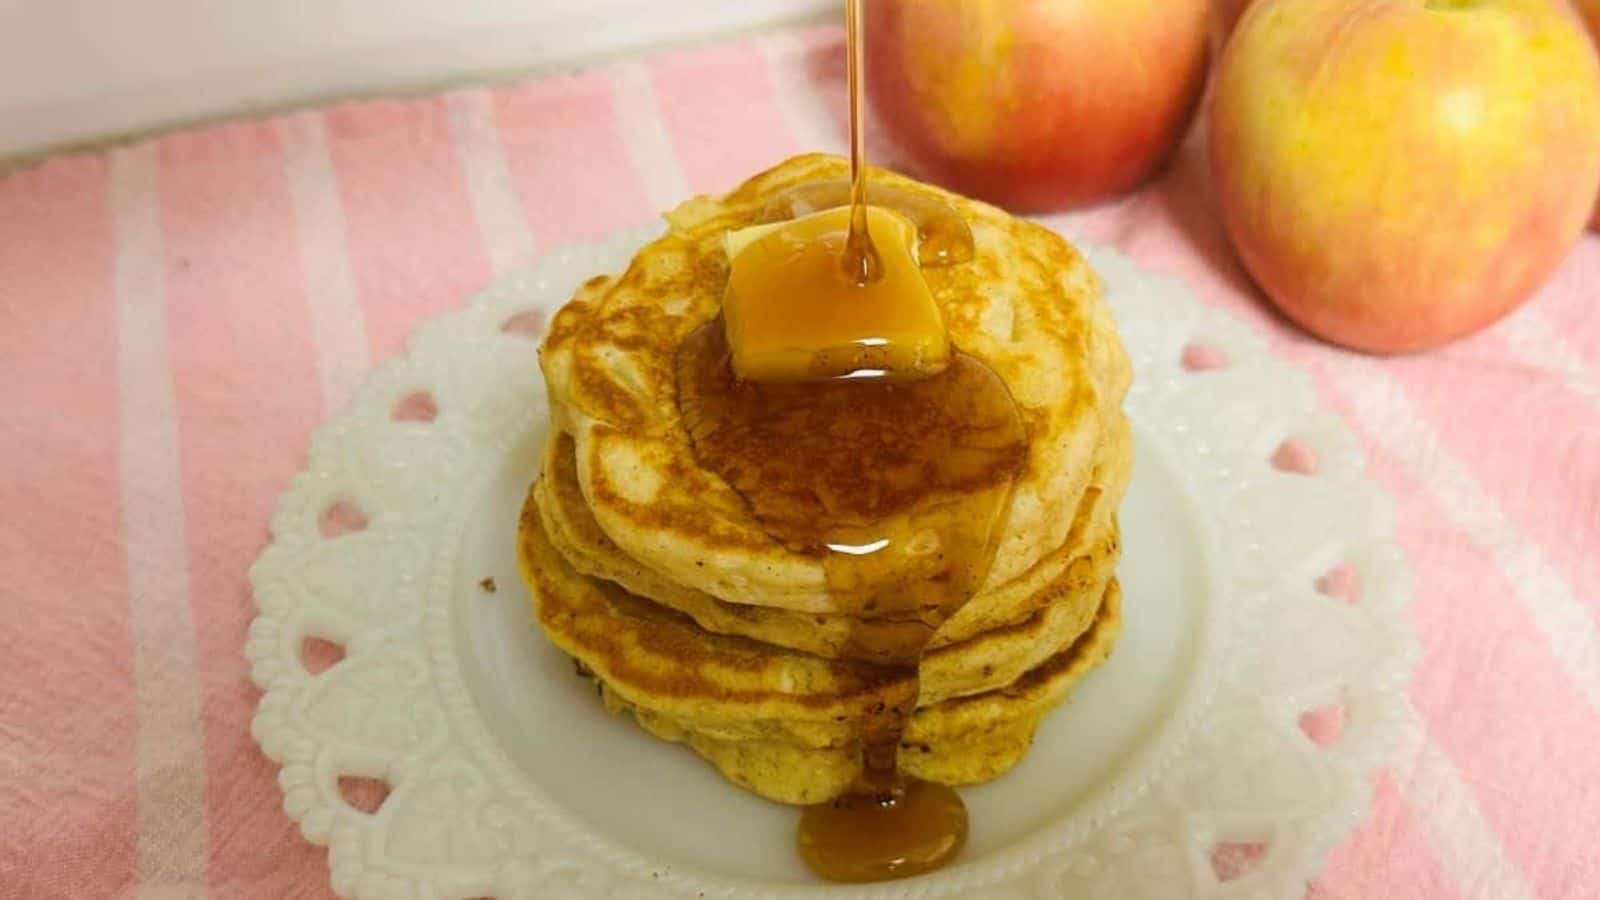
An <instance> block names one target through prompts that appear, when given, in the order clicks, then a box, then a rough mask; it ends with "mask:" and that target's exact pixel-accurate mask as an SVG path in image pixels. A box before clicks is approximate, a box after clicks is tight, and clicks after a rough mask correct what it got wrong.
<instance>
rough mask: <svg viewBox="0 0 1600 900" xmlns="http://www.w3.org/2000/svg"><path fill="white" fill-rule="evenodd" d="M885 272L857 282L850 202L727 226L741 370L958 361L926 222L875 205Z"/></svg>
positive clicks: (768, 373)
mask: <svg viewBox="0 0 1600 900" xmlns="http://www.w3.org/2000/svg"><path fill="white" fill-rule="evenodd" d="M867 221H868V229H869V231H870V233H871V235H872V238H873V242H874V244H875V245H876V247H877V250H878V258H879V262H880V264H881V269H882V273H883V277H882V278H880V279H878V280H876V281H873V282H870V283H868V284H866V285H860V284H857V283H855V282H854V281H853V280H852V279H851V278H850V277H849V276H848V275H847V273H846V272H845V270H844V267H843V266H842V265H841V260H842V258H843V253H844V245H845V236H846V234H847V233H848V231H849V224H850V210H849V208H847V207H837V208H834V209H829V210H823V211H822V212H818V213H812V214H811V215H808V216H802V217H801V218H798V219H794V220H792V221H788V222H777V223H772V224H767V225H755V226H751V227H749V228H741V229H739V230H737V231H731V232H728V233H727V235H726V236H725V237H724V247H725V249H726V250H727V251H728V258H729V260H730V273H729V278H728V294H727V297H726V299H725V300H724V301H723V319H724V324H725V326H726V330H727V337H728V345H729V348H730V349H731V351H732V355H733V368H734V372H735V373H736V374H737V375H738V376H739V377H740V378H744V379H750V380H754V381H817V380H830V379H836V378H850V377H889V378H920V377H926V376H928V375H932V374H935V373H937V372H939V371H940V370H942V369H943V368H944V367H945V365H947V364H948V363H949V358H950V341H949V338H948V336H947V335H946V333H945V327H944V318H943V316H942V315H941V314H940V311H939V307H938V303H937V302H936V301H935V300H934V298H933V293H932V291H930V290H929V288H928V284H927V281H926V280H925V279H924V278H923V275H922V269H921V266H920V265H918V263H917V257H916V243H917V229H916V226H915V225H913V224H912V223H911V220H909V219H907V218H906V217H905V216H903V215H900V214H899V213H897V212H894V211H892V210H887V209H883V208H880V207H868V208H867Z"/></svg>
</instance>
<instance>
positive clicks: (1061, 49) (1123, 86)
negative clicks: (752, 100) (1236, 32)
mask: <svg viewBox="0 0 1600 900" xmlns="http://www.w3.org/2000/svg"><path fill="white" fill-rule="evenodd" d="M866 13H867V16H866V22H865V25H866V43H867V46H866V56H867V91H868V94H869V95H870V97H871V99H872V105H873V107H874V109H875V110H876V112H877V115H878V122H879V124H880V126H881V127H882V128H883V129H884V131H885V132H886V133H887V134H888V136H889V137H890V139H891V140H892V141H894V143H895V144H897V145H898V146H899V148H900V149H901V150H902V152H903V153H904V154H905V155H906V156H907V157H908V161H909V162H911V163H912V164H913V166H914V167H916V168H917V169H918V170H919V171H920V173H921V174H923V175H925V176H927V177H929V178H931V179H933V180H935V181H939V182H941V183H943V184H946V185H948V186H950V187H952V188H954V189H956V190H958V191H961V192H963V193H967V194H971V195H973V196H977V197H981V198H983V199H985V200H989V201H992V202H995V203H998V204H1001V205H1003V206H1008V207H1010V208H1012V209H1015V210H1028V211H1039V210H1046V209H1059V208H1063V207H1069V206H1076V205H1081V204H1085V203H1092V202H1094V201H1096V200H1101V199H1104V198H1106V197H1109V196H1112V195H1114V194H1118V193H1121V192H1123V191H1126V190H1128V189H1130V188H1132V187H1134V186H1136V185H1137V184H1139V183H1140V182H1141V181H1143V180H1144V179H1145V178H1146V177H1148V176H1149V175H1150V173H1151V172H1152V171H1153V170H1154V169H1155V168H1156V167H1157V166H1158V165H1160V163H1161V162H1162V161H1163V160H1164V159H1165V158H1166V157H1167V156H1168V154H1169V153H1170V152H1171V151H1172V149H1173V147H1174V146H1176V144H1177V142H1178V140H1179V139H1180V138H1181V137H1182V136H1183V133H1184V131H1185V130H1186V129H1187V126H1188V124H1189V121H1190V120H1191V118H1193V114H1194V111H1195V107H1196V106H1197V105H1198V102H1199V99H1200V93H1201V90H1202V89H1203V88H1204V86H1205V79H1206V68H1207V62H1208V59H1209V43H1208V42H1209V22H1210V2H1209V0H873V2H872V3H869V4H867V10H866Z"/></svg>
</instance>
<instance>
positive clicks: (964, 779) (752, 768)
mask: <svg viewBox="0 0 1600 900" xmlns="http://www.w3.org/2000/svg"><path fill="white" fill-rule="evenodd" d="M1121 628H1122V594H1121V589H1120V587H1119V586H1118V584H1117V582H1116V580H1115V579H1112V580H1111V582H1110V583H1109V584H1108V585H1107V587H1106V590H1105V593H1104V600H1103V602H1102V603H1100V604H1099V605H1098V609H1097V614H1096V617H1095V620H1094V622H1093V624H1092V626H1091V627H1090V628H1089V629H1088V631H1086V632H1085V633H1084V635H1083V636H1082V637H1080V638H1079V639H1078V640H1077V641H1076V642H1075V643H1073V645H1072V646H1071V647H1069V648H1067V649H1066V650H1063V651H1061V652H1060V653H1057V654H1055V655H1053V656H1051V657H1050V658H1049V659H1048V660H1046V661H1045V662H1044V663H1043V664H1041V665H1039V666H1037V667H1036V668H1034V669H1032V670H1030V671H1029V672H1027V673H1026V674H1025V675H1023V676H1022V677H1021V678H1018V679H1017V680H1016V681H1015V682H1013V683H1012V684H1010V685H1008V686H1007V687H1005V688H1002V689H999V690H995V691H990V692H986V693H981V694H976V695H973V696H969V697H963V698H959V699H953V700H947V701H944V702H942V703H936V704H933V705H929V706H923V707H921V708H919V709H918V710H917V712H916V714H915V715H913V716H912V717H911V722H910V724H909V726H908V727H907V728H906V733H905V735H904V737H903V738H902V739H901V743H900V754H899V765H900V769H901V771H903V772H904V773H906V774H907V775H910V776H912V777H914V778H921V779H924V780H927V781H936V782H939V783H941V784H949V785H963V784H979V783H982V782H985V781H989V780H991V779H994V778H998V777H999V776H1001V775H1004V774H1005V773H1006V772H1007V771H1009V770H1010V769H1011V767H1013V766H1015V765H1016V764H1017V763H1018V762H1019V761H1020V760H1021V759H1022V757H1023V755H1024V754H1026V753H1027V752H1028V749H1029V747H1031V746H1032V745H1033V736H1034V732H1035V731H1036V730H1037V728H1038V726H1039V722H1040V720H1042V719H1043V718H1044V716H1045V714H1046V713H1048V712H1050V711H1051V710H1052V709H1054V708H1055V707H1056V706H1058V705H1060V704H1061V702H1062V701H1064V700H1065V699H1066V698H1067V696H1068V695H1069V694H1070V693H1071V691H1072V689H1073V688H1074V687H1076V686H1077V683H1078V682H1079V681H1080V680H1081V679H1082V678H1083V676H1084V675H1086V674H1088V672H1089V671H1090V670H1092V669H1093V668H1094V667H1095V666H1098V665H1099V664H1100V663H1101V662H1103V661H1104V660H1105V659H1106V657H1107V656H1109V655H1110V653H1111V649H1112V646H1113V645H1114V644H1115V642H1116V639H1117V636H1118V634H1119V633H1120V632H1121ZM596 680H597V683H598V684H599V686H600V695H601V697H602V698H603V700H604V702H605V705H606V708H607V709H609V710H611V711H612V712H627V713H630V714H631V715H632V716H633V717H634V719H635V720H636V721H637V722H638V723H639V725H640V726H641V727H643V728H644V729H645V730H646V731H648V732H650V733H651V734H653V735H655V736H656V737H658V738H661V739H663V740H667V741H673V742H675V743H682V744H685V745H686V746H688V747H689V748H690V749H691V750H693V751H694V752H695V753H697V754H699V755H700V756H701V757H702V758H704V759H705V760H706V761H707V762H709V763H711V764H712V765H713V766H715V767H716V768H717V771H719V772H720V773H721V774H722V775H723V777H725V778H727V779H728V780H729V781H732V782H733V783H734V784H737V785H739V786H740V787H743V788H745V789H746V790H749V791H752V792H754V793H757V794H760V795H761V796H763V797H766V798H767V799H769V800H774V801H777V802H779V803H792V804H796V805H805V804H811V803H820V802H824V801H826V800H829V799H832V798H834V797H837V796H839V795H840V794H842V793H844V792H845V791H846V789H848V788H849V786H850V785H851V784H852V783H853V782H854V781H855V779H856V778H857V776H858V775H859V774H860V773H861V753H860V749H859V747H858V745H857V744H855V743H853V742H849V741H845V742H841V743H835V744H829V745H827V746H820V747H819V746H810V745H804V744H796V743H791V742H786V741H783V740H777V739H769V738H749V737H745V736H742V735H727V734H725V733H723V732H721V731H717V730H707V729H702V728H697V727H696V726H695V725H694V724H692V723H690V722H686V721H685V720H683V719H680V718H674V717H672V716H669V715H664V714H661V713H658V712H656V711H654V710H652V709H649V708H648V707H644V706H641V705H639V704H637V703H634V702H632V701H630V700H629V699H628V698H627V696H626V695H625V694H623V693H622V692H620V691H618V690H617V689H616V688H615V687H613V686H612V685H611V684H610V683H608V682H606V681H605V680H604V679H603V678H599V677H597V678H596Z"/></svg>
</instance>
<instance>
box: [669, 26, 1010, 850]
mask: <svg viewBox="0 0 1600 900" xmlns="http://www.w3.org/2000/svg"><path fill="white" fill-rule="evenodd" d="M858 4H859V0H852V2H851V4H850V6H849V7H848V10H849V15H848V25H849V28H848V32H849V40H850V48H851V59H850V80H851V126H852V135H853V140H852V147H851V150H852V153H851V181H850V182H849V183H848V184H846V183H843V182H821V183H814V184H809V185H805V186H802V187H800V188H798V189H796V190H793V191H791V192H789V193H788V194H785V195H783V196H782V197H779V198H778V199H777V200H776V201H774V202H773V203H772V204H769V206H768V208H767V209H766V210H764V211H763V213H762V215H761V220H762V221H763V222H782V223H787V224H783V225H780V226H778V227H777V228H776V229H774V230H771V231H768V232H765V233H763V235H762V236H761V237H757V238H755V239H754V240H753V241H752V242H750V243H748V244H744V245H742V246H740V247H739V248H738V250H734V249H733V245H732V244H730V255H733V256H734V258H733V259H732V260H731V261H730V277H729V286H728V293H727V296H726V298H725V301H724V305H723V314H722V315H721V316H719V317H718V318H717V319H715V320H713V321H712V322H710V323H708V324H706V325H704V326H702V327H701V328H699V329H698V330H697V331H695V332H694V333H692V334H691V335H690V336H689V338H688V339H687V340H686V341H685V342H684V344H683V345H682V346H681V347H680V348H679V351H678V355H677V360H676V369H677V388H678V405H679V408H680V409H681V410H682V413H683V421H684V422H685V424H686V426H687V428H688V431H689V438H690V441H691V444H692V446H693V452H694V454H695V457H696V459H697V461H698V462H699V463H700V464H701V465H703V466H704V467H705V468H707V469H709V470H711V471H713V472H715V473H717V475H719V476H720V477H721V478H722V479H723V480H724V481H726V482H727V483H728V484H729V485H731V486H732V487H733V488H734V489H735V490H736V491H737V492H738V493H739V494H740V495H741V496H742V497H743V498H744V500H745V502H746V503H747V504H748V507H749V509H750V511H751V513H752V514H753V515H754V516H755V518H756V519H757V521H759V522H760V523H761V525H762V527H763V528H764V529H765V531H766V532H767V533H768V534H769V535H770V536H771V537H772V538H774V539H775V540H777V541H779V542H781V543H783V544H784V545H786V546H787V547H789V548H791V549H792V550H795V551H797V552H801V553H805V554H808V555H811V556H814V557H816V558H818V559H819V560H820V561H821V564H822V570H823V572H824V573H825V575H826V578H827V588H828V592H829V595H830V597H831V598H832V600H833V603H834V607H835V610H836V611H837V612H838V613H840V614H843V615H847V616H850V617H852V618H853V619H854V621H855V622H856V623H857V624H856V625H855V627H854V629H853V631H852V634H851V637H850V641H851V643H852V644H853V645H854V647H853V648H852V649H853V651H854V653H853V655H856V656H858V657H860V658H864V659H871V660H875V661H876V662H877V664H879V665H882V666H884V667H885V668H886V669H889V670H890V672H888V673H886V674H892V675H894V676H897V677H896V678H894V679H893V680H890V681H888V683H890V684H893V685H895V687H894V688H892V689H890V690H889V691H888V692H887V693H885V694H884V695H881V696H876V697H871V698H867V700H866V702H865V703H864V704H863V708H862V710H861V713H860V721H859V723H858V728H857V732H858V734H859V735H860V744H861V761H862V774H861V777H860V778H859V780H858V781H857V783H856V784H855V785H854V786H853V787H852V789H851V790H850V791H849V792H847V793H846V794H845V795H844V796H842V797H839V798H837V799H835V800H834V801H832V802H830V803H824V804H819V805H816V806H812V807H808V808H807V809H806V811H805V813H804V814H803V815H802V818H801V822H800V828H799V832H798V846H799V851H800V854H801V856H802V858H803V859H804V860H805V862H806V864H807V865H808V866H810V868H811V869H812V871H814V872H815V873H816V874H818V875H819V876H821V877H823V878H827V879H830V880H834V881H855V882H861V881H879V880H884V879H889V878H901V877H907V876H910V875H915V874H918V873H921V872H926V871H929V870H931V869H935V868H938V867H939V866H941V865H943V864H944V863H946V862H948V861H949V860H950V859H951V858H953V857H954V856H955V855H956V854H957V853H958V852H959V851H960V850H961V848H962V846H963V845H964V844H965V842H966V836H967V812H966V807H965V806H964V805H963V804H962V802H961V798H960V797H959V796H958V795H957V794H956V792H955V791H954V790H952V789H950V788H949V787H946V786H944V785H939V784H933V783H929V782H921V781H916V780H913V779H909V778H906V777H905V776H903V775H902V774H901V772H900V771H899V765H898V756H899V750H900V742H901V737H902V735H903V734H904V731H905V728H906V724H907V722H908V721H909V720H910V717H911V715H912V714H913V713H914V712H915V711H916V708H917V699H918V693H919V685H918V677H917V676H918V670H919V666H920V664H921V660H922V655H923V651H924V650H925V648H926V647H927V645H928V643H929V641H930V640H931V639H932V638H933V635H934V633H935V632H936V631H937V630H938V628H939V626H940V625H941V624H943V623H944V622H945V621H946V620H947V619H948V618H950V616H951V615H953V614H954V613H955V612H956V611H957V610H959V609H960V608H961V606H962V605H963V604H965V603H966V602H967V600H968V599H970V598H971V597H972V596H973V595H974V594H976V593H977V590H978V588H979V586H980V585H981V584H982V582H983V580H984V578H985V577H986V576H987V574H988V571H989V567H990V564H991V562H992V561H993V559H994V555H995V550H996V541H997V540H998V537H999V535H1000V534H1001V532H1002V525H1003V523H1004V521H1005V518H1006V515H1007V514H1008V512H1009V510H1010V506H1011V497H1012V491H1013V487H1014V485H1015V483H1016V480H1017V477H1018V476H1019V475H1020V473H1021V472H1022V469H1023V466H1024V463H1025V460H1026V457H1027V451H1028V440H1027V434H1026V431H1025V429H1024V426H1023V422H1022V417H1021V414H1020V412H1019V410H1018V408H1017V405H1016V402H1015V401H1014V399H1013V398H1012V396H1011V393H1010V390H1009V389H1008V388H1007V387H1006V385H1005V383H1004V382H1003V381H1002V380H1001V379H1000V377H999V376H998V375H996V374H995V373H994V372H993V371H992V370H990V369H989V368H988V366H986V365H985V364H984V363H982V362H981V361H979V360H978V359H976V358H974V357H972V356H969V355H967V354H964V353H961V352H960V351H959V350H955V349H953V348H951V347H950V345H949V337H948V335H947V334H946V332H945V328H944V323H943V319H942V317H941V314H940V312H939V309H938V305H937V303H936V301H935V299H934V298H933V296H932V293H931V292H930V290H929V288H928V285H927V282H926V281H925V280H924V278H923V276H922V271H921V269H922V268H923V267H930V266H949V265H959V264H961V263H963V262H966V261H968V260H970V259H971V258H972V256H973V243H972V234H971V231H970V229H969V228H968V226H967V224H966V222H965V221H964V220H962V218H961V217H960V216H959V215H958V214H957V213H956V212H955V211H954V210H953V209H951V208H950V207H948V206H947V205H945V204H943V203H941V202H939V201H938V200H935V199H932V198H929V197H926V196H924V195H919V194H916V193H913V192H909V191H896V190H883V189H879V190H869V189H868V187H867V184H866V170H865V166H864V160H863V159H862V133H861V121H860V120H861V110H860V82H859V70H860V53H861V42H860V39H859V34H857V31H856V29H857V19H858V15H859V8H858ZM868 201H871V207H870V208H869V206H868ZM846 204H848V207H846Z"/></svg>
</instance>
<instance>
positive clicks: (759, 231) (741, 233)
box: [722, 206, 920, 262]
mask: <svg viewBox="0 0 1600 900" xmlns="http://www.w3.org/2000/svg"><path fill="white" fill-rule="evenodd" d="M867 208H868V209H876V210H880V211H882V212H886V213H889V214H890V215H893V216H895V217H896V218H904V216H902V215H901V214H900V213H897V212H894V211H893V210H889V209H886V208H884V207H881V206H868V207H867ZM841 209H848V207H844V206H835V207H833V208H831V209H824V210H820V211H818V212H814V213H810V214H808V215H804V216H801V217H800V218H798V219H788V220H785V221H782V222H763V223H761V224H760V225H746V226H745V227H743V228H735V229H734V230H732V231H724V232H723V233H722V249H723V250H724V251H725V252H726V253H727V254H728V261H729V262H732V261H733V260H735V259H737V258H738V257H739V254H741V253H743V252H744V251H745V248H746V247H749V246H750V245H751V244H753V243H755V242H756V241H759V240H761V239H762V238H764V237H766V236H767V235H769V234H772V233H773V232H774V231H777V230H778V229H780V228H788V227H790V226H792V225H794V224H796V223H797V222H804V221H806V220H807V219H814V218H816V217H818V216H828V215H838V210H841ZM910 222H911V220H910V219H906V223H907V224H910ZM912 234H913V235H915V234H916V229H915V227H913V228H912ZM919 243H920V240H919V238H918V237H915V236H913V237H912V239H911V258H912V259H916V258H917V251H918V250H919V249H920V248H919V247H918V244H919Z"/></svg>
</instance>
